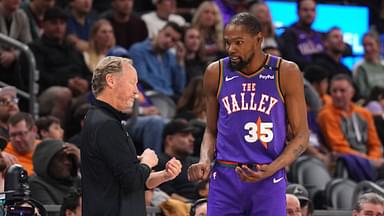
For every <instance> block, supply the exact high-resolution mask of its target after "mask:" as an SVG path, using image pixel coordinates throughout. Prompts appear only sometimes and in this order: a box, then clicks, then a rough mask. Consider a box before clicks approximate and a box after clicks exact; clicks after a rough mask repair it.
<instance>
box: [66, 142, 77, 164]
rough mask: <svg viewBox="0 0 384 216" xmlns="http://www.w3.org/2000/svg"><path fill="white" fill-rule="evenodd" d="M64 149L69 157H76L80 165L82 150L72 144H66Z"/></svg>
mask: <svg viewBox="0 0 384 216" xmlns="http://www.w3.org/2000/svg"><path fill="white" fill-rule="evenodd" d="M63 147H64V149H63V151H64V152H65V153H66V154H67V155H73V156H75V158H76V162H77V163H78V164H80V149H79V148H77V146H75V145H74V144H71V143H65V144H64V146H63Z"/></svg>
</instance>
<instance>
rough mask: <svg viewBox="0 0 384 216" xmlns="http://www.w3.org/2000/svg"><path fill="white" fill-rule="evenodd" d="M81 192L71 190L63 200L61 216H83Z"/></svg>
mask: <svg viewBox="0 0 384 216" xmlns="http://www.w3.org/2000/svg"><path fill="white" fill-rule="evenodd" d="M81 202H82V201H81V192H80V191H79V190H75V189H73V190H71V191H70V192H69V193H68V194H67V195H66V196H65V197H64V199H63V203H62V204H61V207H60V216H81V210H82V208H81Z"/></svg>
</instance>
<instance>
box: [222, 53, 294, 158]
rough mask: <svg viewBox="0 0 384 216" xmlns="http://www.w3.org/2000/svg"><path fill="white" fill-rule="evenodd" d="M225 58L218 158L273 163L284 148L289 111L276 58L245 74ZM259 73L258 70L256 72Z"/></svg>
mask: <svg viewBox="0 0 384 216" xmlns="http://www.w3.org/2000/svg"><path fill="white" fill-rule="evenodd" d="M228 62H229V59H228V58H224V59H223V60H222V65H223V74H222V78H221V79H222V85H221V88H220V89H219V91H220V92H219V95H218V102H219V114H218V123H217V141H216V153H217V159H218V160H225V161H233V162H240V163H259V164H265V163H271V162H272V161H273V160H275V159H276V158H277V157H278V156H279V155H280V154H281V153H282V151H283V150H284V147H285V138H286V131H287V128H286V112H285V104H284V102H283V101H282V99H281V97H280V95H279V91H278V88H279V87H278V85H277V84H276V83H277V80H276V79H278V75H277V73H276V64H277V57H273V56H271V57H270V61H269V62H268V63H267V65H265V66H264V67H263V68H262V69H261V70H260V71H258V72H257V73H254V74H253V75H251V76H245V75H244V74H241V73H240V72H238V71H233V70H231V69H230V68H229V66H228ZM255 72H256V71H255Z"/></svg>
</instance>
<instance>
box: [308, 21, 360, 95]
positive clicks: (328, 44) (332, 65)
mask: <svg viewBox="0 0 384 216" xmlns="http://www.w3.org/2000/svg"><path fill="white" fill-rule="evenodd" d="M324 48H325V49H324V51H323V52H321V53H317V54H315V55H313V62H314V63H315V64H317V65H319V66H321V67H324V69H325V70H327V71H328V73H329V77H328V80H330V79H331V78H332V77H333V76H335V75H336V74H340V73H342V74H347V75H349V76H352V72H351V71H350V70H349V69H348V67H347V66H345V65H344V64H343V63H342V62H341V60H342V57H343V52H344V50H345V44H344V42H343V34H342V32H341V29H340V28H338V27H333V28H331V29H330V30H328V32H327V33H326V34H325V36H324ZM357 93H358V92H357Z"/></svg>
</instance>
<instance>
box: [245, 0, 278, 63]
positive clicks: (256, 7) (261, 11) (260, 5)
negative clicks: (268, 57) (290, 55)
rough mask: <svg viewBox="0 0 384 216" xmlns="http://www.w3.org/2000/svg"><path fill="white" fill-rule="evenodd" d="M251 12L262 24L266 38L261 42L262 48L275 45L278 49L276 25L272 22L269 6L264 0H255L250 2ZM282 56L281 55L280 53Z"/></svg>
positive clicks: (262, 30)
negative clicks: (262, 0)
mask: <svg viewBox="0 0 384 216" xmlns="http://www.w3.org/2000/svg"><path fill="white" fill-rule="evenodd" d="M249 12H250V13H251V14H253V15H255V16H256V18H257V20H258V21H259V23H260V25H261V32H262V33H263V36H264V40H263V43H262V44H261V48H262V49H265V48H270V47H274V48H277V49H278V44H277V37H276V34H275V27H274V25H273V23H272V16H271V12H270V11H269V7H268V5H267V4H265V3H264V2H259V1H253V2H252V3H251V4H250V7H249ZM278 56H280V55H278Z"/></svg>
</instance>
